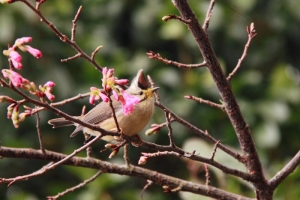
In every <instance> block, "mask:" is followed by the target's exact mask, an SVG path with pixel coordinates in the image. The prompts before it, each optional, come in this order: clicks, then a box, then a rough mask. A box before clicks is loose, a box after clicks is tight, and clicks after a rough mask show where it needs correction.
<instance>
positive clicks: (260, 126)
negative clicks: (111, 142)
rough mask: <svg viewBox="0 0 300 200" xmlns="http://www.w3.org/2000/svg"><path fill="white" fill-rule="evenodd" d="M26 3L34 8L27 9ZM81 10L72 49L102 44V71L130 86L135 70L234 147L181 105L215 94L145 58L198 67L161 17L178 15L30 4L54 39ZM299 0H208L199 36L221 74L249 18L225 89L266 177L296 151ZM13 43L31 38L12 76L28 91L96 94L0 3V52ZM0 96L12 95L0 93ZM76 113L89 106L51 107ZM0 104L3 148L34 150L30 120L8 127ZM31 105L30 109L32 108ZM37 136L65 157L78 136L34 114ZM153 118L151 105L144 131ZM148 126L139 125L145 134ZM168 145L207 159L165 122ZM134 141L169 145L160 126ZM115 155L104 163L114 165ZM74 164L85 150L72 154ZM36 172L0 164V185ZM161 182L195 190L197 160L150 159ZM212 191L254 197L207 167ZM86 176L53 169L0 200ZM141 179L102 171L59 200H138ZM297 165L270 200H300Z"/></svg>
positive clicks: (187, 45) (106, 2)
mask: <svg viewBox="0 0 300 200" xmlns="http://www.w3.org/2000/svg"><path fill="white" fill-rule="evenodd" d="M32 2H33V1H32ZM189 3H190V5H191V7H192V8H193V10H194V12H195V14H196V15H197V16H198V19H199V20H200V23H202V22H203V21H204V18H205V14H206V10H207V8H208V6H209V1H208V0H201V1H200V0H190V1H189ZM80 5H82V6H83V9H82V12H81V15H80V17H79V19H78V22H77V29H76V42H77V44H78V45H79V46H80V47H81V48H82V49H83V50H84V51H85V52H86V53H88V54H91V53H92V52H93V50H94V49H95V48H96V47H97V46H99V45H103V48H102V49H101V50H100V51H99V53H98V54H97V55H96V61H97V62H98V63H99V64H100V65H101V66H108V67H110V68H112V67H113V68H115V73H116V75H117V76H118V77H120V78H129V79H132V77H133V76H134V75H135V74H136V72H137V70H138V69H144V71H145V72H146V74H149V75H151V77H152V78H153V80H154V81H155V83H156V85H157V86H159V87H160V90H159V94H160V97H161V101H162V103H163V104H165V105H166V106H167V107H168V108H170V109H172V110H173V111H174V112H175V113H177V114H178V115H179V116H181V117H183V118H184V119H186V120H187V121H189V122H191V123H192V124H194V125H196V126H198V127H199V128H201V129H203V130H208V131H209V133H210V134H211V135H213V136H214V137H215V138H217V139H219V140H221V142H222V143H223V144H226V145H228V146H230V147H232V148H236V149H237V151H238V148H239V146H238V141H237V138H236V136H235V134H234V131H233V128H232V126H231V124H230V122H229V120H228V118H227V116H226V114H225V113H224V112H222V111H220V110H218V109H216V108H211V107H209V106H207V105H203V104H199V103H196V102H193V101H191V100H186V99H184V98H183V96H184V95H195V96H198V97H201V98H204V99H208V100H211V101H215V102H220V96H219V93H218V91H217V89H216V87H215V85H214V82H213V81H212V79H211V77H210V74H209V72H208V71H207V70H206V69H205V68H199V69H178V68H176V67H174V66H168V65H165V64H163V63H160V62H158V61H156V60H151V59H149V58H148V57H147V55H146V52H148V51H149V50H152V51H154V52H158V53H160V54H161V55H162V56H163V57H166V58H168V59H171V60H175V61H178V62H182V63H200V62H202V57H201V54H200V53H199V50H198V48H197V46H196V43H195V41H194V39H193V37H192V35H191V34H190V33H189V31H188V29H187V28H186V27H185V25H184V24H182V23H180V22H178V21H169V22H167V23H166V22H163V21H162V20H161V18H162V17H163V16H165V15H168V14H178V12H177V10H176V9H175V7H174V6H173V4H172V3H171V1H162V0H143V1H138V0H124V1H119V0H101V1H92V0H82V1H79V0H72V1H71V0H64V1H60V0H52V1H47V2H46V3H44V4H43V5H42V7H41V11H42V13H43V14H44V16H45V17H46V18H47V19H49V20H50V21H51V22H52V23H53V24H54V25H55V26H56V27H57V28H58V29H59V30H60V31H61V32H62V33H64V34H65V35H67V36H70V33H71V27H72V19H73V17H74V15H75V14H76V12H77V9H78V7H79V6H80ZM299 8H300V1H293V0H288V1H285V0H277V1H259V0H239V1H234V0H224V1H217V2H216V5H215V8H214V11H213V16H212V18H211V22H210V26H209V29H208V33H209V38H210V39H211V41H212V44H213V47H214V49H215V52H216V54H217V56H218V58H219V62H220V63H221V65H222V67H223V69H224V72H225V73H226V74H229V73H230V72H231V71H232V70H233V68H234V67H235V65H236V63H237V61H238V59H239V58H240V56H241V55H242V52H243V49H244V45H245V43H246V41H247V34H246V26H248V25H250V23H251V22H254V24H255V29H256V31H257V33H258V35H257V36H256V37H255V39H254V40H253V42H252V43H251V46H250V49H249V51H248V55H247V57H246V59H245V60H244V61H243V64H242V68H241V69H240V70H239V72H238V73H237V74H236V76H235V77H234V78H233V79H232V81H231V83H232V88H233V91H234V93H235V95H236V98H237V100H238V102H239V105H240V107H241V110H242V113H243V115H244V117H245V119H246V121H247V123H248V124H249V125H250V128H251V131H252V134H253V137H254V140H255V143H256V146H257V149H258V153H259V156H260V158H261V161H262V164H263V167H264V169H265V174H266V177H267V178H268V179H269V178H271V177H272V176H274V175H275V174H276V172H277V171H278V170H280V169H281V168H282V167H283V166H284V165H285V164H286V163H287V162H288V161H289V160H290V159H291V158H292V157H293V156H294V155H295V154H296V152H298V151H299V148H300V142H299V141H300V134H299V130H300V123H299V121H300V120H299V119H300V117H299V113H300V89H299V83H300V74H299V70H300V56H299V55H300V54H299V53H300V12H299ZM23 36H31V37H33V42H32V44H31V45H32V46H33V47H35V48H38V49H40V50H41V51H42V52H43V57H42V58H41V59H39V60H37V59H35V58H33V57H32V56H30V55H28V54H25V53H22V55H23V65H24V67H23V69H22V70H21V71H20V73H21V74H22V75H23V76H24V77H26V78H27V79H29V80H31V81H34V82H35V83H36V84H37V85H39V84H44V83H45V82H46V81H48V80H52V81H54V82H55V83H56V86H55V88H54V94H55V95H56V101H60V100H63V99H65V98H70V97H72V96H75V95H77V94H79V93H86V92H88V91H89V88H90V87H91V86H96V87H97V86H98V87H100V86H101V78H102V76H101V74H100V73H99V72H98V71H97V70H95V68H94V67H93V66H92V65H91V64H90V63H88V62H87V61H85V60H84V59H76V60H72V61H69V62H67V63H61V62H60V60H61V59H65V58H68V57H70V56H73V55H74V54H75V53H76V52H75V51H74V50H73V49H72V48H71V47H69V46H68V45H67V44H64V43H63V42H61V41H60V40H59V39H58V38H57V37H56V35H55V34H54V33H53V32H52V31H51V30H50V29H49V28H48V27H47V26H46V25H44V24H42V23H41V22H40V21H39V18H38V17H37V16H36V15H35V14H34V13H33V12H32V11H31V10H29V9H28V8H27V7H26V6H25V5H24V4H22V3H20V2H18V3H14V4H12V5H2V4H1V5H0V49H1V51H2V50H4V49H6V48H7V44H11V45H12V44H13V43H14V40H15V39H16V38H19V37H23ZM0 68H1V69H4V68H8V62H7V58H6V57H5V56H3V55H2V56H0ZM0 94H1V95H3V94H6V95H7V94H9V95H11V96H12V97H14V98H16V99H19V97H18V96H17V95H16V94H13V93H11V92H10V91H8V90H7V89H5V88H0ZM83 105H87V107H88V109H90V108H91V107H92V106H91V105H88V99H83V100H79V101H76V102H73V103H70V104H68V105H65V106H63V107H62V109H63V110H64V111H65V112H67V113H69V114H72V115H78V114H80V113H81V108H82V106H83ZM7 106H8V104H4V103H1V104H0V127H1V133H0V140H1V145H3V146H10V147H30V148H39V143H38V139H37V133H36V129H35V118H34V117H30V118H28V119H26V121H25V122H23V123H22V124H21V126H20V127H19V128H18V129H15V128H14V127H13V125H12V122H11V121H10V120H8V119H6V107H7ZM31 106H32V105H31ZM40 115H41V130H42V133H43V141H44V145H45V147H46V148H47V149H49V150H53V151H59V152H63V153H66V154H67V153H71V152H72V151H73V150H74V149H76V148H79V147H80V146H81V145H82V143H83V140H84V138H83V136H82V135H79V136H77V137H75V138H70V137H69V134H70V133H71V132H72V130H73V128H72V127H66V128H60V129H52V128H51V127H50V126H49V125H48V124H47V121H48V120H49V119H51V118H54V117H56V116H55V115H54V114H52V113H51V112H48V111H43V112H42V113H41V114H40ZM162 122H164V115H163V112H161V111H160V110H159V109H158V108H156V114H155V115H154V117H153V119H152V122H151V123H162ZM148 127H149V126H148ZM173 128H174V137H175V142H176V144H177V145H178V146H179V147H182V148H184V149H186V150H188V151H193V150H196V152H197V153H199V154H200V155H204V156H205V155H209V154H210V152H211V150H212V146H211V144H208V143H206V142H205V141H203V140H201V138H198V137H195V135H194V134H193V133H192V132H191V131H190V130H188V129H186V128H185V127H182V126H181V125H179V124H176V123H174V124H173ZM140 135H141V137H143V138H144V139H145V140H147V141H151V142H155V143H158V144H168V137H167V130H166V129H165V128H164V129H162V130H161V131H160V132H159V133H157V134H156V135H153V136H150V137H147V136H145V134H144V132H142V133H141V134H140ZM104 144H105V143H104V142H102V141H99V142H97V143H96V144H94V146H93V156H94V157H97V158H100V159H103V160H108V158H107V157H108V155H109V152H105V153H99V151H100V150H101V149H103V145H104ZM129 150H130V159H131V162H132V163H133V164H137V161H138V159H139V156H140V153H141V152H144V151H149V150H147V149H145V148H135V147H132V146H130V149H129ZM121 155H122V153H121V152H120V153H119V156H116V157H115V158H113V159H112V160H111V161H112V162H113V163H120V164H121V163H124V161H123V159H122V156H121ZM81 156H84V153H82V154H81ZM217 160H218V161H220V162H222V163H223V164H227V165H228V166H233V167H235V168H239V169H242V166H240V165H239V164H238V163H235V162H234V161H232V160H231V159H230V158H228V157H227V156H226V155H224V154H222V153H221V152H220V151H218V153H217ZM45 164H47V163H46V162H42V161H34V160H25V159H7V158H4V159H2V160H0V177H14V176H18V175H23V174H27V173H31V172H33V171H35V170H38V169H39V168H40V167H41V166H43V165H45ZM145 167H146V168H149V169H153V170H156V171H158V172H161V173H165V174H168V175H171V176H175V177H179V178H183V179H186V180H190V181H194V182H198V183H205V172H204V170H203V169H204V168H203V166H202V165H201V164H200V163H190V162H188V161H186V160H181V159H178V158H175V157H164V158H153V159H150V160H149V161H148V162H147V164H146V165H145ZM210 170H211V184H212V185H213V186H216V187H220V188H222V189H225V190H228V191H230V192H234V193H237V194H242V195H246V196H248V197H254V194H253V192H252V190H251V187H250V186H249V185H248V184H247V183H244V182H242V181H241V180H239V179H235V178H234V177H232V176H226V175H224V174H222V173H221V172H220V171H219V170H216V169H214V168H212V167H211V168H210ZM95 172H96V171H95V170H90V169H85V168H75V167H67V166H60V167H57V168H56V169H54V170H52V171H50V172H48V173H47V174H45V175H43V176H39V177H35V178H32V179H31V180H28V181H23V182H17V183H15V184H13V185H12V186H10V187H7V186H6V185H5V184H2V185H0V199H10V200H36V199H45V197H46V196H48V195H56V194H57V193H58V192H61V191H63V190H65V189H67V188H69V187H72V186H74V185H76V184H78V183H80V182H82V181H83V180H85V179H88V178H89V177H91V176H92V175H93V174H94V173H95ZM145 184H146V181H145V180H141V179H139V178H131V177H126V176H119V175H110V174H104V175H101V176H100V177H99V178H98V179H96V180H95V181H94V182H93V183H90V184H88V185H87V186H85V187H84V188H82V189H80V190H77V191H75V192H73V193H71V194H68V195H66V196H64V197H63V198H61V199H66V200H68V199H89V200H96V199H107V200H110V199H133V200H134V199H141V197H140V196H141V193H142V188H143V187H144V185H145ZM299 188H300V169H299V168H297V169H296V170H295V172H294V173H292V174H291V175H290V176H289V177H288V178H287V179H286V180H285V181H284V182H283V183H282V184H281V185H280V186H279V187H278V189H277V190H276V191H275V194H274V199H276V200H281V199H299V197H300V190H299ZM143 198H144V199H166V200H168V199H173V200H175V199H208V198H205V197H199V196H195V195H191V194H188V193H175V194H166V193H163V190H162V189H161V188H160V187H158V186H155V185H153V186H151V187H150V188H149V189H147V190H146V191H145V192H144V194H143Z"/></svg>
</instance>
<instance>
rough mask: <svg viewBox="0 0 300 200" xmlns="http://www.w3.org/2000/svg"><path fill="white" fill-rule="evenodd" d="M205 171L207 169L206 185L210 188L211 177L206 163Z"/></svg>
mask: <svg viewBox="0 0 300 200" xmlns="http://www.w3.org/2000/svg"><path fill="white" fill-rule="evenodd" d="M204 169H205V179H206V181H205V185H206V186H209V185H210V175H209V169H208V165H207V164H206V163H204Z"/></svg>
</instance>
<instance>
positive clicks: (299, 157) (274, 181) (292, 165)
mask: <svg viewBox="0 0 300 200" xmlns="http://www.w3.org/2000/svg"><path fill="white" fill-rule="evenodd" d="M299 165H300V151H298V152H297V153H296V155H295V156H294V157H293V159H291V160H290V161H289V162H288V164H286V165H285V166H284V168H283V169H282V170H280V171H279V172H277V173H276V175H275V176H274V177H273V178H271V179H270V180H269V185H270V187H271V188H273V189H275V188H276V187H277V186H278V185H279V184H280V183H281V182H282V181H283V180H284V179H285V178H286V177H287V176H288V175H290V174H291V173H292V172H293V171H294V170H295V169H296V168H297V167H298V166H299Z"/></svg>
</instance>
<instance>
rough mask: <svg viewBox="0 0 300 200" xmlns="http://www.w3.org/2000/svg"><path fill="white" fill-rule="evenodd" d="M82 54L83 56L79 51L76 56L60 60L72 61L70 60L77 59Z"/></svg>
mask: <svg viewBox="0 0 300 200" xmlns="http://www.w3.org/2000/svg"><path fill="white" fill-rule="evenodd" d="M81 56H82V54H81V53H77V54H76V55H74V56H71V57H68V58H65V59H61V60H60V61H61V62H68V61H70V60H74V59H76V58H80V57H81Z"/></svg>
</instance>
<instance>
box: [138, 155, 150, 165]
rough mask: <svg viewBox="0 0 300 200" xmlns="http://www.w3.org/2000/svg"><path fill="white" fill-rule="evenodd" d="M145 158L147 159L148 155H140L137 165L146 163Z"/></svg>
mask: <svg viewBox="0 0 300 200" xmlns="http://www.w3.org/2000/svg"><path fill="white" fill-rule="evenodd" d="M147 160H148V157H146V156H141V157H140V159H139V162H138V165H144V164H146V162H147Z"/></svg>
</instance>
